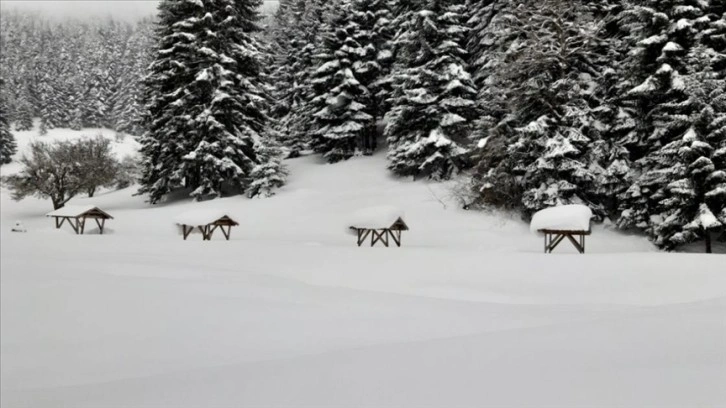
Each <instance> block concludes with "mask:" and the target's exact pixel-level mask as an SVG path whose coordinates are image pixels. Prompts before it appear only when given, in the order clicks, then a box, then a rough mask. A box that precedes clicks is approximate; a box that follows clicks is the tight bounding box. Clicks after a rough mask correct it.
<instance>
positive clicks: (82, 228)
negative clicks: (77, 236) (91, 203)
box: [78, 217, 86, 234]
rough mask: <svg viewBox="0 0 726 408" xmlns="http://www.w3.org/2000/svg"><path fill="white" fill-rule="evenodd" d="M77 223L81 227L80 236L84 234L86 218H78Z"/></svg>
mask: <svg viewBox="0 0 726 408" xmlns="http://www.w3.org/2000/svg"><path fill="white" fill-rule="evenodd" d="M78 222H79V223H80V225H81V234H83V233H84V232H86V217H83V218H79V219H78Z"/></svg>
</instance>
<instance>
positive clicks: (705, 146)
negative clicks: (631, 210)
mask: <svg viewBox="0 0 726 408" xmlns="http://www.w3.org/2000/svg"><path fill="white" fill-rule="evenodd" d="M714 54H715V53H713V52H712V50H711V49H709V48H707V47H705V46H698V47H695V48H694V49H693V50H692V52H691V53H690V54H689V56H688V57H687V60H688V62H689V63H688V71H692V72H690V73H687V74H685V75H684V76H683V81H684V89H685V92H686V94H687V95H688V99H687V100H686V101H685V102H679V103H671V104H665V105H663V106H662V109H661V111H659V115H658V116H659V121H660V123H659V127H662V128H664V129H667V130H669V131H672V132H675V133H676V134H677V135H679V136H678V137H677V138H675V140H674V141H673V142H671V143H669V144H667V145H665V146H663V147H662V148H661V149H659V150H658V151H656V152H654V153H653V154H651V155H649V156H647V158H646V160H647V161H644V162H645V163H646V164H647V165H648V169H649V170H648V172H647V173H646V174H645V175H644V177H643V178H645V179H647V180H653V182H652V184H654V185H660V186H662V187H661V188H659V189H658V190H656V193H655V194H654V195H653V197H652V199H653V200H657V203H656V204H655V206H654V208H655V211H657V213H656V214H655V216H654V217H651V220H653V221H652V222H651V223H652V226H650V228H648V231H649V232H650V233H651V236H652V238H653V240H654V242H655V243H656V244H657V245H658V246H660V247H663V248H666V249H674V248H675V247H677V246H679V245H683V244H687V243H689V242H693V241H695V240H697V239H705V241H706V252H710V251H711V233H712V232H713V231H718V230H720V229H722V227H723V226H724V225H726V224H724V223H723V219H722V218H721V214H722V212H723V210H724V208H726V160H725V159H726V79H724V78H722V77H720V76H719V75H717V74H716V73H715V72H713V70H712V69H711V66H712V61H713V59H714V56H715V55H714Z"/></svg>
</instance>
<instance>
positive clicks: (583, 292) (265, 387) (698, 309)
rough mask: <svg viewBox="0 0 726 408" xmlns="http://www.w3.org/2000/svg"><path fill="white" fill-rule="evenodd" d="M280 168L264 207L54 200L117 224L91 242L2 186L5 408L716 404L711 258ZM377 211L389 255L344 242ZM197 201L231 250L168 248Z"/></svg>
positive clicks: (311, 170)
mask: <svg viewBox="0 0 726 408" xmlns="http://www.w3.org/2000/svg"><path fill="white" fill-rule="evenodd" d="M52 132H55V133H51V134H50V135H49V136H46V137H49V138H71V137H78V135H79V134H87V135H89V136H93V135H95V134H96V133H98V132H97V131H95V130H93V131H84V132H68V131H63V130H56V131H52ZM104 134H108V137H113V133H112V132H106V133H104ZM32 135H33V133H32V132H27V133H19V134H16V136H17V137H18V139H19V140H18V142H19V146H20V150H21V151H22V150H23V149H24V148H25V146H27V144H28V138H29V137H31V136H32ZM116 148H117V152H118V153H119V154H120V155H124V154H128V153H129V152H131V151H133V149H134V148H135V142H134V141H133V139H132V138H130V137H129V138H127V139H124V140H122V141H120V143H119V144H118V145H117V146H116ZM289 166H290V170H291V177H290V180H289V183H288V185H287V186H285V187H284V188H283V189H282V190H280V192H279V193H278V195H277V196H275V197H272V198H270V199H254V200H249V199H246V198H243V197H234V198H227V199H221V200H215V201H210V202H204V203H194V202H190V201H188V200H183V201H175V202H173V203H170V204H164V205H157V206H150V205H148V204H146V203H145V202H144V198H143V197H139V196H133V194H134V193H135V191H136V189H135V188H133V187H132V188H129V189H126V190H121V191H113V192H101V193H100V194H98V195H97V196H96V197H94V198H93V199H92V200H89V199H86V198H77V199H74V200H72V201H71V202H70V204H78V205H81V204H88V203H93V204H96V205H98V206H100V207H101V208H103V209H104V210H106V211H107V212H109V213H110V214H111V215H112V216H113V217H114V219H113V220H111V221H109V222H108V223H107V234H105V235H96V234H94V233H93V231H91V233H89V234H87V235H84V236H77V235H74V234H73V233H72V232H71V231H70V229H66V228H64V229H61V230H55V229H53V228H52V222H51V220H49V219H47V218H45V217H44V216H43V215H44V214H45V213H46V212H48V211H50V210H51V209H52V208H51V205H50V203H49V202H47V201H43V200H36V199H26V200H24V201H21V202H14V201H12V200H10V197H9V193H8V191H7V190H5V189H3V190H2V194H1V200H2V201H1V202H0V205H1V207H0V208H1V211H0V223H1V228H0V229H1V230H2V231H1V232H0V239H1V242H2V246H1V247H0V250H1V255H2V256H1V261H0V262H1V264H0V266H1V268H0V283H1V291H2V292H1V295H2V296H1V299H0V302H1V305H0V306H1V308H0V313H1V314H0V317H1V325H2V327H1V329H2V330H1V333H2V337H1V342H0V354H1V355H0V357H1V361H2V371H1V373H0V374H1V376H2V390H1V391H2V392H1V395H2V397H1V398H2V406H3V407H8V408H10V407H57V406H60V405H63V406H69V407H70V406H72V407H99V406H114V407H139V406H165V407H200V406H210V407H211V406H220V407H222V406H224V407H227V406H229V407H232V406H248V407H258V406H265V407H282V406H285V407H291V406H296V407H302V406H305V407H321V406H330V407H349V406H351V407H352V406H356V407H361V406H371V407H373V406H375V407H380V406H391V407H393V406H395V407H420V406H432V407H454V406H456V407H485V406H512V407H524V406H577V407H582V406H632V407H642V406H658V407H665V406H672V407H683V406H721V405H724V404H726V389H725V388H724V387H723V384H724V383H726V348H724V346H723V345H724V344H726V323H725V321H724V316H725V315H726V273H725V272H726V258H725V257H724V256H723V255H712V256H706V255H701V254H683V253H681V254H668V253H662V252H658V251H656V250H655V249H654V248H653V247H652V245H651V244H650V243H649V242H648V241H647V240H645V239H644V238H642V237H640V236H627V235H623V234H620V233H618V232H616V231H613V230H611V229H609V228H604V227H602V226H596V227H595V228H594V232H593V235H592V236H591V237H589V238H588V241H587V250H588V253H587V254H585V255H579V254H576V253H575V250H574V248H571V246H569V245H568V243H566V242H565V243H563V244H562V245H561V246H560V247H559V248H558V249H557V251H556V253H555V254H552V255H544V254H542V253H541V252H542V246H543V243H542V238H541V237H539V236H537V235H534V234H531V233H530V232H529V229H528V226H527V225H526V224H525V223H523V222H521V221H520V220H519V219H518V218H517V217H515V216H509V215H506V214H501V213H479V212H469V211H464V210H461V209H460V208H459V207H460V205H459V204H458V203H457V202H456V200H455V199H454V198H453V197H452V194H451V192H450V187H451V186H450V185H446V184H435V183H425V182H412V181H407V180H400V179H395V178H393V177H391V176H390V175H389V174H388V173H387V172H386V170H385V167H386V162H385V158H384V157H382V156H381V155H378V156H373V157H368V158H354V159H352V160H349V161H347V162H344V163H340V164H336V165H327V164H323V163H322V162H321V161H320V159H319V158H317V157H306V158H301V159H295V160H291V161H289ZM13 171H17V164H16V163H13V164H11V165H8V166H3V168H2V173H3V174H9V173H10V172H13ZM381 205H387V206H392V207H396V208H401V209H403V211H405V214H406V220H405V221H406V223H407V224H408V225H409V227H410V228H411V230H410V231H407V232H404V235H403V247H402V248H384V247H375V248H370V247H361V248H358V247H357V246H356V245H355V239H356V238H355V236H353V235H351V234H350V232H349V231H348V230H347V227H348V226H349V223H350V221H351V217H354V215H355V214H356V212H357V211H358V210H359V209H361V208H365V207H371V206H381ZM203 208H210V209H211V208H217V209H220V210H222V211H223V212H225V213H228V214H229V215H230V216H233V217H234V218H235V219H237V221H239V222H240V226H239V227H237V228H234V229H233V230H232V239H231V241H229V242H227V241H224V240H223V239H222V235H221V234H219V236H216V237H215V239H214V240H213V241H211V242H202V240H201V237H200V236H199V235H192V236H191V237H190V238H189V240H187V241H183V240H182V237H181V236H180V234H179V232H178V230H177V228H176V226H175V225H174V219H175V218H176V217H178V216H179V215H180V214H182V213H184V212H187V211H190V210H194V209H203ZM15 221H22V222H23V223H24V224H25V226H26V228H27V229H28V232H27V233H13V232H10V228H11V226H12V225H13V224H14V222H15ZM699 249H700V248H699Z"/></svg>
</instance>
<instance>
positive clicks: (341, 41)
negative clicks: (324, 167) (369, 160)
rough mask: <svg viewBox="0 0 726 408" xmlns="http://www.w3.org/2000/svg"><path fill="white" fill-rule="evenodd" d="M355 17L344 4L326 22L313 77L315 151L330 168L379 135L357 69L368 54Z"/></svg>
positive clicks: (361, 148) (363, 148)
mask: <svg viewBox="0 0 726 408" xmlns="http://www.w3.org/2000/svg"><path fill="white" fill-rule="evenodd" d="M351 16H352V12H351V5H350V4H349V3H348V2H344V3H343V4H341V5H340V7H339V9H338V10H337V11H336V12H335V14H334V16H333V17H332V19H331V20H330V21H329V22H327V23H326V25H325V28H324V29H323V30H324V36H323V42H324V45H323V49H322V50H321V52H320V53H319V54H318V55H317V58H316V61H317V64H318V68H317V70H316V71H315V73H314V75H313V78H312V85H313V93H314V95H315V97H314V98H313V99H312V101H311V102H312V107H313V109H314V113H313V121H312V125H311V129H312V133H313V148H314V149H315V151H316V152H318V153H322V154H323V157H324V158H325V159H326V160H327V161H328V162H330V163H335V162H338V161H341V160H345V159H348V158H350V157H352V156H354V155H355V154H356V153H358V152H362V151H364V150H365V149H366V147H367V146H366V141H367V140H369V139H370V137H371V134H372V132H374V131H375V126H374V125H375V123H374V118H373V115H372V114H371V113H372V112H371V111H372V106H373V102H372V96H371V94H370V91H369V90H368V89H367V88H366V87H365V86H364V85H363V84H362V83H361V80H360V79H359V74H358V72H357V70H356V68H361V67H362V65H363V57H364V55H365V54H364V52H363V50H364V47H362V46H361V44H360V43H359V42H358V41H357V40H356V36H357V35H359V34H360V31H361V27H360V26H359V25H358V24H356V23H355V22H354V21H352V18H351ZM366 69H367V67H366Z"/></svg>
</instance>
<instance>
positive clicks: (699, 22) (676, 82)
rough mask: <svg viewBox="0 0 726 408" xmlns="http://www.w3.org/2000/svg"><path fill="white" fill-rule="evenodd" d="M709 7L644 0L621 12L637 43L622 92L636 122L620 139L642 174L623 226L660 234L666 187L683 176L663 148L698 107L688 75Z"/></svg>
mask: <svg viewBox="0 0 726 408" xmlns="http://www.w3.org/2000/svg"><path fill="white" fill-rule="evenodd" d="M706 6H707V5H706V3H705V2H699V1H692V0H668V1H656V0H642V1H640V2H637V4H634V5H629V6H627V7H625V8H624V10H623V11H622V13H621V14H620V16H619V19H620V24H621V27H622V29H623V30H624V31H625V33H626V36H625V39H624V40H625V41H626V42H627V43H628V44H629V45H630V46H632V47H633V48H634V49H633V52H631V53H630V56H629V58H628V59H627V60H626V61H624V65H625V66H627V67H628V71H627V73H628V75H627V76H625V77H624V81H623V83H624V84H626V85H627V87H623V88H622V89H621V95H619V96H620V100H621V101H622V102H621V107H622V108H621V109H622V111H623V112H629V113H630V116H631V117H632V119H633V121H632V122H630V123H631V130H630V131H629V132H627V133H625V134H624V137H623V138H622V139H621V140H620V141H619V144H620V145H622V146H623V147H625V148H627V149H628V152H629V156H630V159H631V161H632V163H633V167H634V168H633V173H634V174H636V175H638V176H637V177H634V178H633V180H632V184H631V186H630V187H629V188H628V189H627V190H626V191H625V192H624V193H622V194H621V196H620V197H619V215H618V219H617V224H618V226H620V227H621V228H631V227H638V228H640V229H644V230H645V231H646V232H648V233H650V234H651V236H654V234H655V229H656V228H657V224H658V223H659V222H660V221H658V217H657V215H658V213H659V211H660V210H659V201H660V200H661V198H662V195H663V189H664V188H665V187H666V186H667V185H669V184H670V183H672V182H675V181H677V180H679V179H680V178H681V176H682V175H681V174H680V173H681V171H680V170H679V169H678V168H676V167H675V166H674V167H670V164H668V163H667V159H665V156H667V155H664V153H663V152H661V150H662V149H664V148H665V146H672V145H671V144H672V143H673V142H675V141H677V140H679V139H681V138H682V137H683V135H684V134H685V133H686V132H687V131H688V129H689V128H690V127H691V124H692V121H691V120H690V119H688V117H689V116H692V113H693V112H694V111H695V109H697V105H696V104H695V100H694V99H693V98H691V97H690V96H689V94H688V91H689V90H688V89H687V86H686V80H685V76H686V75H687V74H688V65H689V62H688V61H689V55H691V53H692V51H693V50H694V48H695V47H696V46H697V45H698V43H699V41H700V33H701V32H702V31H703V30H704V28H705V27H706V25H707V24H708V18H707V17H706V10H705V8H706ZM669 149H670V147H669Z"/></svg>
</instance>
